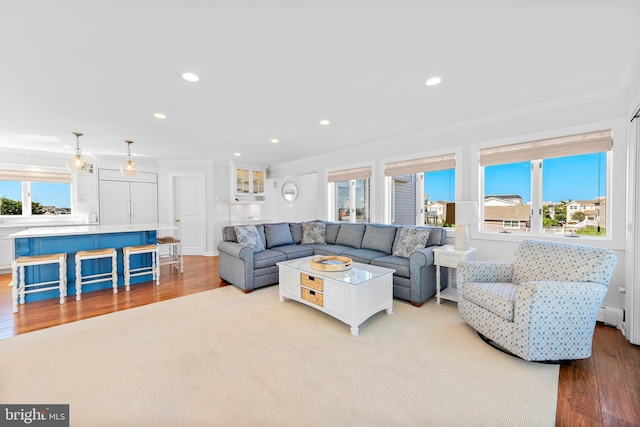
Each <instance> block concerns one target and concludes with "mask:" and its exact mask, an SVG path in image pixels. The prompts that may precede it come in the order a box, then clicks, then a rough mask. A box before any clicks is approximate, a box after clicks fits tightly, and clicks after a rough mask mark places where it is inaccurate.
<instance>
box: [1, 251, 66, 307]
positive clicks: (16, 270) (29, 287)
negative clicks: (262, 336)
mask: <svg viewBox="0 0 640 427" xmlns="http://www.w3.org/2000/svg"><path fill="white" fill-rule="evenodd" d="M47 264H58V265H59V267H58V274H59V277H58V279H57V280H49V281H44V282H34V283H26V278H25V271H24V268H25V267H28V266H44V265H47ZM11 267H12V284H13V289H12V290H11V296H12V299H13V312H14V313H17V312H18V298H19V299H20V304H24V297H25V295H27V294H33V293H36V292H45V291H51V290H54V289H58V290H59V291H60V304H64V300H65V297H66V296H67V254H65V253H57V254H49V255H33V256H23V257H20V258H18V259H15V260H13V261H12V262H11ZM40 276H42V272H40Z"/></svg>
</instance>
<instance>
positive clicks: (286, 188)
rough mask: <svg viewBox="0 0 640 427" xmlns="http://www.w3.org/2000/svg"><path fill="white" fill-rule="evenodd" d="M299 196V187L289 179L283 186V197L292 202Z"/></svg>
mask: <svg viewBox="0 0 640 427" xmlns="http://www.w3.org/2000/svg"><path fill="white" fill-rule="evenodd" d="M297 197H298V187H297V186H296V185H295V184H294V183H293V182H292V181H287V182H285V183H284V185H283V186H282V198H283V199H285V200H286V201H287V202H289V203H291V202H293V201H294V200H295V199H296V198H297Z"/></svg>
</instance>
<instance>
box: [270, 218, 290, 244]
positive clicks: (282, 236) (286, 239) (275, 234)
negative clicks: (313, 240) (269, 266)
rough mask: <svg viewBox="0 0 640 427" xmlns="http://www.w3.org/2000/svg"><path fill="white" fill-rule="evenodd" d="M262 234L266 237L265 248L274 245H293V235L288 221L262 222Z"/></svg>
mask: <svg viewBox="0 0 640 427" xmlns="http://www.w3.org/2000/svg"><path fill="white" fill-rule="evenodd" d="M264 234H265V237H266V239H267V249H270V248H274V247H276V246H283V245H293V237H292V236H291V229H290V228H289V223H287V222H282V223H280V224H264Z"/></svg>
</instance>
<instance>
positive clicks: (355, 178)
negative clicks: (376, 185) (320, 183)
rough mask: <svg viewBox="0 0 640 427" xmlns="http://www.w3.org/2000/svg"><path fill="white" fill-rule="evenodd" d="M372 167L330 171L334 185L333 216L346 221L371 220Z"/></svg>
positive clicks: (331, 182)
mask: <svg viewBox="0 0 640 427" xmlns="http://www.w3.org/2000/svg"><path fill="white" fill-rule="evenodd" d="M370 178H371V168H369V167H364V168H357V169H348V170H342V171H334V172H329V176H328V181H329V184H330V185H332V186H333V193H334V194H335V200H334V201H333V206H334V209H335V210H334V212H333V215H332V216H333V218H334V219H335V220H337V221H344V222H369V218H370V212H369V198H370V189H369V187H370V183H369V180H370Z"/></svg>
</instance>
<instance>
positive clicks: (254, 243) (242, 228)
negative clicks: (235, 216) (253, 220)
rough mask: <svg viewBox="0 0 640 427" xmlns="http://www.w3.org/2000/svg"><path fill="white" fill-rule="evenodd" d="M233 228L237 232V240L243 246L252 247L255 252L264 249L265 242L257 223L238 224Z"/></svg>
mask: <svg viewBox="0 0 640 427" xmlns="http://www.w3.org/2000/svg"><path fill="white" fill-rule="evenodd" d="M233 229H234V230H235V232H236V241H237V242H238V243H240V244H241V245H242V246H248V247H250V248H251V250H252V251H253V252H254V253H255V252H260V251H264V244H263V243H262V240H261V239H260V235H259V234H258V229H256V226H255V225H238V226H235V227H233Z"/></svg>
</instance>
